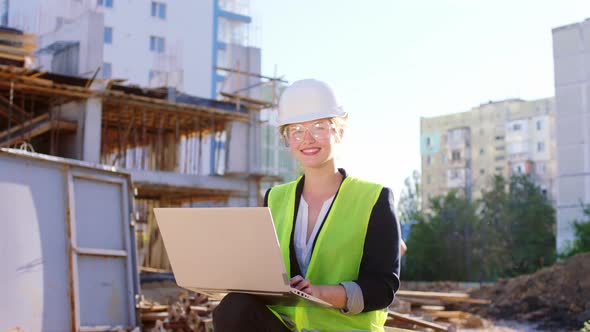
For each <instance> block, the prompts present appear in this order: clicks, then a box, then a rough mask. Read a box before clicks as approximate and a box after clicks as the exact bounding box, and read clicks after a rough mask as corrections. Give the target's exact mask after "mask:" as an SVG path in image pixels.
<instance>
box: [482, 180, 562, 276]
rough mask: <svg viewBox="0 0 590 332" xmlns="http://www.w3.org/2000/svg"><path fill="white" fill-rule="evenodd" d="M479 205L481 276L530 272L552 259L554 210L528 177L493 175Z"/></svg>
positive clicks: (553, 250) (553, 258)
mask: <svg viewBox="0 0 590 332" xmlns="http://www.w3.org/2000/svg"><path fill="white" fill-rule="evenodd" d="M480 204H481V209H480V210H481V212H480V217H481V223H480V229H479V232H480V236H481V239H480V243H481V247H482V253H481V256H480V257H481V260H482V263H483V264H482V265H483V267H482V272H481V274H482V275H483V276H484V277H485V278H488V279H489V278H491V279H495V278H497V277H510V276H514V275H519V274H523V273H531V272H534V271H536V270H538V269H539V268H541V267H543V266H546V265H549V264H551V263H553V262H554V260H555V209H554V208H553V207H552V206H551V204H550V202H549V201H548V199H547V198H546V197H545V195H543V193H542V192H541V190H540V188H539V187H538V186H537V185H536V184H535V183H534V182H533V181H532V179H531V178H530V177H528V176H513V177H511V178H510V179H509V180H508V182H507V181H506V180H504V178H502V177H501V176H496V177H494V178H493V180H492V185H491V186H490V189H489V190H487V191H484V192H483V193H482V199H481V200H480Z"/></svg>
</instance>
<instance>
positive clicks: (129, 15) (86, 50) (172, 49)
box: [0, 0, 261, 98]
mask: <svg viewBox="0 0 590 332" xmlns="http://www.w3.org/2000/svg"><path fill="white" fill-rule="evenodd" d="M0 19H1V21H0V23H1V24H2V25H4V26H8V27H12V28H17V29H20V30H23V31H26V32H30V33H34V34H37V35H38V36H39V45H38V46H39V49H38V50H37V52H36V53H37V55H38V63H37V64H36V65H38V66H41V68H42V70H46V71H49V72H54V73H62V74H66V75H77V76H83V77H92V76H93V75H94V74H95V72H96V71H97V69H99V68H100V72H99V73H98V77H99V78H117V79H124V80H126V83H127V84H135V85H138V86H142V87H160V86H172V87H175V88H176V89H177V90H180V91H183V92H185V93H188V94H191V95H196V96H199V97H204V98H216V97H218V96H219V93H220V92H221V91H222V89H223V91H226V92H233V91H235V90H238V89H241V88H245V87H248V86H251V85H254V84H256V83H258V82H259V81H260V80H258V79H257V78H255V77H252V76H248V77H247V76H243V75H242V76H241V77H239V76H238V75H237V74H235V73H232V72H230V71H227V70H223V69H219V68H226V69H232V68H233V69H237V68H239V70H240V71H242V72H249V73H254V74H260V56H261V52H260V48H258V47H256V45H255V43H254V42H253V39H254V38H252V37H251V30H253V28H252V27H251V25H252V18H251V17H250V16H249V1H248V0H204V1H169V0H151V1H148V0H146V1H137V0H135V1H133V0H132V1H129V0H27V1H21V0H3V1H2V2H1V3H0ZM242 93H243V94H251V93H256V92H254V91H252V92H249V91H245V92H242ZM254 97H256V95H254Z"/></svg>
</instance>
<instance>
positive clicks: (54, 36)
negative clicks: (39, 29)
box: [37, 12, 103, 77]
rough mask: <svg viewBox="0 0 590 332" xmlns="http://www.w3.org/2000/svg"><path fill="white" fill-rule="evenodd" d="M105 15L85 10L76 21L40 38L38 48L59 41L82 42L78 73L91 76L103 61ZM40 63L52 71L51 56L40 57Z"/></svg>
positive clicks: (45, 68)
mask: <svg viewBox="0 0 590 332" xmlns="http://www.w3.org/2000/svg"><path fill="white" fill-rule="evenodd" d="M102 30H103V17H102V14H100V13H96V12H85V13H84V14H83V15H82V16H81V17H80V18H79V19H77V20H76V21H74V22H72V23H69V24H64V25H62V26H61V27H60V28H59V29H58V30H56V31H54V32H48V33H46V34H44V35H43V36H41V37H39V38H38V41H37V48H38V49H43V48H45V47H47V46H49V45H51V44H53V43H55V42H57V41H77V42H79V43H80V53H79V54H80V58H79V62H78V74H79V75H80V76H85V77H91V76H92V75H93V74H94V72H95V71H96V69H97V68H98V67H99V66H101V65H102V63H103V43H102V41H103V33H102ZM39 65H41V66H42V67H43V69H44V70H48V71H51V56H44V57H39Z"/></svg>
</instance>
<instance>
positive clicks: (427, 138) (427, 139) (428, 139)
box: [426, 137, 430, 147]
mask: <svg viewBox="0 0 590 332" xmlns="http://www.w3.org/2000/svg"><path fill="white" fill-rule="evenodd" d="M426 146H427V147H430V137H426Z"/></svg>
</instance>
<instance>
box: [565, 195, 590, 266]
mask: <svg viewBox="0 0 590 332" xmlns="http://www.w3.org/2000/svg"><path fill="white" fill-rule="evenodd" d="M582 208H583V210H584V215H585V216H586V220H585V221H579V220H576V221H574V233H575V240H574V241H573V243H569V245H568V247H567V249H566V250H564V253H563V254H562V255H561V256H563V258H565V257H570V256H573V255H575V254H579V253H581V252H588V251H590V204H588V205H586V206H584V205H582Z"/></svg>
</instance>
